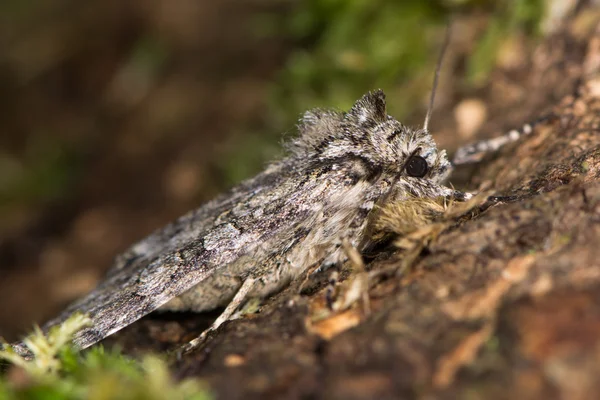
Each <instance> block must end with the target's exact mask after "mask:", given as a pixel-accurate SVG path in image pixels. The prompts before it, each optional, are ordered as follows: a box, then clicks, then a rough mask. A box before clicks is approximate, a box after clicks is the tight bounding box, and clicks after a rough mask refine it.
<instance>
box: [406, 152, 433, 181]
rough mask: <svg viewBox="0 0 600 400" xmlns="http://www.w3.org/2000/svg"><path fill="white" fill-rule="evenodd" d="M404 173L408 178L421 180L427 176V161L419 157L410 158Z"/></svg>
mask: <svg viewBox="0 0 600 400" xmlns="http://www.w3.org/2000/svg"><path fill="white" fill-rule="evenodd" d="M405 170H406V173H407V174H408V176H412V177H415V178H422V177H424V176H425V175H426V174H427V171H428V170H429V166H428V165H427V161H425V159H424V158H423V157H421V156H412V157H411V158H410V159H409V160H408V162H407V163H406V168H405Z"/></svg>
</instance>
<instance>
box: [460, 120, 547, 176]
mask: <svg viewBox="0 0 600 400" xmlns="http://www.w3.org/2000/svg"><path fill="white" fill-rule="evenodd" d="M554 118H556V115H555V114H554V113H548V114H545V115H543V116H541V117H540V118H538V119H536V120H535V121H533V122H530V123H528V124H525V125H523V126H522V127H521V129H512V130H510V131H508V132H507V133H505V134H504V135H502V136H498V137H495V138H492V139H487V140H482V141H479V142H475V143H471V144H469V145H466V146H463V147H461V148H459V149H458V150H457V151H456V154H455V155H454V159H453V160H452V165H462V164H473V163H477V162H479V161H481V160H482V159H483V158H484V157H485V156H486V155H487V154H490V153H493V152H495V151H497V150H499V149H500V148H502V147H503V146H505V145H507V144H508V143H512V142H516V141H517V140H519V139H520V138H521V137H523V136H526V135H529V134H530V133H531V132H533V129H534V128H535V127H536V126H537V125H540V124H542V123H544V122H546V121H549V120H552V119H554Z"/></svg>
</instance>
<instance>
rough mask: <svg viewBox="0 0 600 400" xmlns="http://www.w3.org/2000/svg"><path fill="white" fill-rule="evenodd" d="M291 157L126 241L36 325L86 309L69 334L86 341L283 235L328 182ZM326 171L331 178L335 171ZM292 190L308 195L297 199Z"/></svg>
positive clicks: (313, 206)
mask: <svg viewBox="0 0 600 400" xmlns="http://www.w3.org/2000/svg"><path fill="white" fill-rule="evenodd" d="M293 164H294V163H291V162H290V161H288V162H281V163H279V164H275V165H272V166H271V167H269V169H267V170H266V171H265V172H263V173H262V174H260V175H258V176H257V177H255V178H254V179H251V180H249V181H246V182H244V183H242V184H240V185H239V186H237V187H236V188H234V189H232V190H231V191H230V192H229V193H227V194H225V195H222V196H220V197H218V198H217V199H215V200H213V201H212V202H209V203H207V204H206V205H204V206H203V207H200V208H199V209H197V210H195V211H193V212H190V213H188V214H186V215H184V216H183V217H181V218H179V219H178V220H177V221H175V222H173V223H171V224H169V225H167V226H166V227H164V228H163V229H161V230H158V231H157V232H155V233H153V234H152V235H150V236H149V237H148V238H146V239H144V240H142V241H140V242H138V243H137V244H135V245H133V246H132V247H131V248H130V249H129V250H128V251H127V252H125V254H124V255H123V256H120V257H119V258H118V259H117V261H116V263H115V265H114V266H113V268H112V269H111V270H110V271H109V273H108V275H107V277H106V279H105V280H104V281H103V282H101V283H100V285H99V286H98V287H97V288H96V289H94V290H93V291H92V292H91V293H89V294H88V295H87V296H85V297H83V298H82V299H80V300H79V301H76V302H75V303H73V304H72V305H71V306H69V307H68V308H67V309H66V310H65V311H64V312H63V313H62V314H61V315H60V316H59V317H58V318H56V319H54V320H52V321H50V322H48V323H47V324H46V325H45V326H44V330H47V329H48V328H50V327H51V326H53V325H56V324H59V323H61V322H63V321H64V320H66V319H67V318H68V317H69V316H70V315H72V314H73V313H74V312H81V313H85V314H89V316H90V317H91V319H92V326H91V327H89V328H86V329H84V330H82V331H81V332H79V333H78V334H77V336H76V338H75V343H76V344H77V345H78V346H79V347H81V348H85V347H88V346H90V345H92V344H94V343H96V342H98V341H99V340H101V339H103V338H105V337H106V336H108V335H110V334H112V333H114V332H116V331H118V330H120V329H121V328H123V327H125V326H127V325H129V324H131V323H133V322H134V321H136V320H137V319H139V318H141V317H143V316H144V315H146V314H148V313H150V312H152V311H153V310H156V309H157V308H158V307H160V306H161V305H163V304H164V303H166V302H167V301H169V300H170V299H172V298H174V297H176V296H178V295H180V294H182V293H183V292H185V291H187V290H188V289H190V288H192V287H193V286H195V285H196V284H198V283H199V282H201V281H202V280H204V279H206V278H207V277H208V276H210V275H211V274H213V273H218V270H219V268H220V267H223V266H226V265H227V264H230V263H232V262H234V261H235V260H237V259H238V258H239V257H241V256H243V255H246V254H249V253H252V251H253V250H254V249H256V248H257V246H259V245H260V244H261V243H264V242H266V241H270V240H271V239H272V238H273V237H274V236H275V237H276V239H278V236H281V238H282V240H285V238H286V237H288V236H290V237H291V236H292V233H291V232H293V229H296V228H295V227H296V226H297V225H298V224H299V223H301V222H302V221H303V220H304V219H306V218H307V217H308V216H310V215H312V214H314V213H315V212H316V211H318V209H319V204H322V201H323V199H325V198H327V193H326V192H327V191H328V190H329V189H332V188H333V187H332V185H329V184H325V182H323V181H318V180H317V181H315V180H307V179H303V178H305V176H306V172H305V171H300V170H297V168H295V166H294V165H293ZM312 172H313V173H315V171H312ZM328 178H329V176H328ZM332 178H335V180H336V184H337V183H339V181H340V180H339V177H332ZM309 186H315V187H309ZM317 186H318V187H317ZM299 193H303V196H307V193H308V196H307V197H305V198H303V199H302V200H303V201H298V199H297V196H298V194H299ZM260 262H261V260H260V259H257V263H260Z"/></svg>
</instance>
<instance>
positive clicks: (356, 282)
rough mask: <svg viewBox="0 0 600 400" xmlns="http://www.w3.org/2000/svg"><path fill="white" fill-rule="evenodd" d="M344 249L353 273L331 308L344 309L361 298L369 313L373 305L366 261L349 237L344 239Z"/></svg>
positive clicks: (334, 309)
mask: <svg viewBox="0 0 600 400" xmlns="http://www.w3.org/2000/svg"><path fill="white" fill-rule="evenodd" d="M342 249H343V250H344V253H345V255H346V257H347V258H348V260H349V261H350V264H351V265H352V275H351V276H350V278H349V279H348V281H346V283H345V285H344V286H345V287H344V288H343V289H342V293H341V295H340V296H339V297H338V298H337V299H336V300H335V301H334V302H333V304H332V306H331V308H332V309H333V311H343V310H345V309H348V308H349V307H350V306H351V305H352V304H354V303H355V302H357V301H359V300H360V301H361V302H362V305H363V310H365V312H366V313H367V314H368V313H369V311H370V308H371V307H370V301H369V274H368V273H367V271H366V269H365V263H364V261H363V259H362V256H361V255H360V253H359V252H358V250H357V249H356V247H354V246H353V245H352V243H350V241H349V240H348V239H343V240H342Z"/></svg>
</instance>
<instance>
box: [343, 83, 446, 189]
mask: <svg viewBox="0 0 600 400" xmlns="http://www.w3.org/2000/svg"><path fill="white" fill-rule="evenodd" d="M345 120H346V123H347V126H348V128H347V130H346V133H347V134H348V135H349V139H350V141H354V142H360V147H361V149H362V151H363V152H364V153H365V155H366V156H368V157H369V158H370V159H371V160H373V162H376V163H378V164H379V165H381V167H382V168H383V170H384V171H385V172H386V173H389V174H393V175H396V176H402V177H403V178H404V177H405V178H409V179H411V180H415V181H416V180H427V181H430V182H435V183H438V184H439V183H441V182H442V181H443V180H444V179H446V178H447V176H448V174H449V173H450V170H451V164H450V162H449V161H448V158H447V156H446V152H445V150H438V148H437V146H436V144H435V142H434V140H433V138H432V137H431V135H430V134H429V132H428V131H427V130H426V129H412V128H409V127H407V126H405V125H403V124H402V123H400V122H398V121H397V120H396V119H395V118H393V117H392V116H390V115H388V114H387V111H386V102H385V94H384V93H383V91H382V90H377V91H374V92H369V93H367V94H365V95H364V96H363V97H362V98H361V99H360V100H358V101H357V102H356V103H355V104H354V106H353V107H352V109H351V110H350V111H349V112H348V113H347V114H346V115H345Z"/></svg>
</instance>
